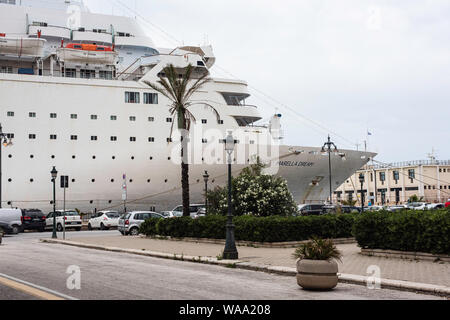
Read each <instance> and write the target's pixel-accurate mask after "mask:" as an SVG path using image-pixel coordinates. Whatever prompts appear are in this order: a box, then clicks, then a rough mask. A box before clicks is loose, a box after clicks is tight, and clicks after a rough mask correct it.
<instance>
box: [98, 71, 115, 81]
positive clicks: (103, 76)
mask: <svg viewBox="0 0 450 320" xmlns="http://www.w3.org/2000/svg"><path fill="white" fill-rule="evenodd" d="M112 76H113V73H112V71H100V72H99V78H100V79H104V80H112Z"/></svg>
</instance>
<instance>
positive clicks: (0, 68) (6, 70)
mask: <svg viewBox="0 0 450 320" xmlns="http://www.w3.org/2000/svg"><path fill="white" fill-rule="evenodd" d="M0 2H1V1H0ZM0 73H13V68H12V67H10V66H0Z"/></svg>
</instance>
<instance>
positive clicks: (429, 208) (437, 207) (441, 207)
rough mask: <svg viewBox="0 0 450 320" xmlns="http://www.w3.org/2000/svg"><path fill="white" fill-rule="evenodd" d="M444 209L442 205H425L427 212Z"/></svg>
mask: <svg viewBox="0 0 450 320" xmlns="http://www.w3.org/2000/svg"><path fill="white" fill-rule="evenodd" d="M443 208H445V204H443V203H430V204H428V205H427V208H426V209H428V210H436V209H443Z"/></svg>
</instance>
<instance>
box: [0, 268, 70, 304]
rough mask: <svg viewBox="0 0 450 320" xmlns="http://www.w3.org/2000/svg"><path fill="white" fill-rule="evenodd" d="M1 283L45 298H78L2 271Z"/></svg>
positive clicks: (0, 275) (0, 274)
mask: <svg viewBox="0 0 450 320" xmlns="http://www.w3.org/2000/svg"><path fill="white" fill-rule="evenodd" d="M0 283H1V284H3V285H5V286H8V287H10V288H13V289H16V290H19V291H22V292H25V293H27V294H30V295H32V296H35V297H37V298H40V299H44V300H78V299H77V298H74V297H71V296H68V295H65V294H63V293H60V292H57V291H54V290H51V289H48V288H45V287H42V286H38V285H36V284H33V283H30V282H27V281H23V280H20V279H17V278H14V277H11V276H8V275H6V274H3V273H0Z"/></svg>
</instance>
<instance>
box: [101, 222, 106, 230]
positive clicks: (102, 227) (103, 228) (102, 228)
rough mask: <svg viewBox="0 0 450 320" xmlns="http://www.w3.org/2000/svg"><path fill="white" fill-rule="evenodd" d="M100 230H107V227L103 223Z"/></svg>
mask: <svg viewBox="0 0 450 320" xmlns="http://www.w3.org/2000/svg"><path fill="white" fill-rule="evenodd" d="M100 230H106V228H105V225H104V224H103V222H102V223H100Z"/></svg>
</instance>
